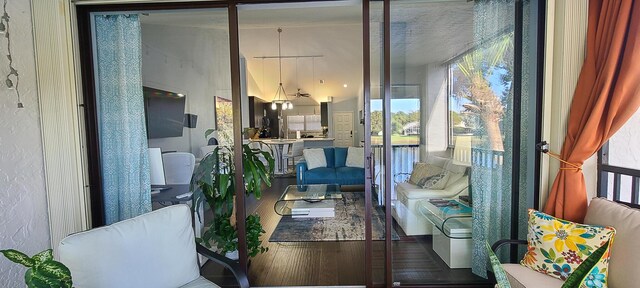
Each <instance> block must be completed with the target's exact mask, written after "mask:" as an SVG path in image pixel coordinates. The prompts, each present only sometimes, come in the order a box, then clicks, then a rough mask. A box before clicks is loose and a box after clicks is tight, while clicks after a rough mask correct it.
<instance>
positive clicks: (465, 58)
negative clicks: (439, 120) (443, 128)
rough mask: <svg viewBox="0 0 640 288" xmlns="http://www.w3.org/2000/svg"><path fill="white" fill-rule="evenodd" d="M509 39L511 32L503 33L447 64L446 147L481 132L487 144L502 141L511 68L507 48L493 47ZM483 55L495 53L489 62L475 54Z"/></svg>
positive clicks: (510, 81) (510, 82)
mask: <svg viewBox="0 0 640 288" xmlns="http://www.w3.org/2000/svg"><path fill="white" fill-rule="evenodd" d="M512 38H513V35H511V34H506V35H504V36H502V37H501V38H499V39H498V40H495V41H494V42H491V43H489V44H490V45H486V46H483V47H480V48H477V49H476V50H472V51H470V52H467V53H466V54H462V55H460V56H459V57H458V58H459V59H458V60H455V61H454V62H452V63H451V64H449V69H448V72H449V74H448V96H449V97H448V101H449V104H448V106H449V146H453V145H454V143H455V138H456V137H457V136H471V135H479V134H484V133H486V134H487V138H488V141H489V142H490V143H494V144H495V143H502V141H503V138H504V135H502V132H501V131H503V130H504V127H502V126H503V125H504V124H503V123H502V118H503V116H504V115H505V109H506V105H507V103H508V102H509V99H508V95H509V93H511V84H512V78H513V75H512V74H513V71H511V70H512V67H511V66H510V64H509V63H508V61H507V60H506V59H508V57H509V56H508V53H506V52H504V51H506V50H501V49H497V48H496V47H498V48H500V47H501V46H504V45H501V44H508V43H509V42H508V41H511V39H512ZM495 51H502V53H501V54H496V52H495ZM485 54H486V55H492V54H495V55H493V56H494V58H492V59H493V60H491V61H487V60H486V59H485V60H482V59H483V57H478V55H485ZM505 55H506V56H505ZM478 59H479V60H480V62H478ZM501 146H502V144H497V145H492V147H494V148H497V149H496V150H502V148H500V147H501Z"/></svg>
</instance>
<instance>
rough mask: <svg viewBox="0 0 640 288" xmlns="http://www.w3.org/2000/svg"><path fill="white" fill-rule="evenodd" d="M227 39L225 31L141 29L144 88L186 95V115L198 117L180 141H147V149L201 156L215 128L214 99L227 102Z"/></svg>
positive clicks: (165, 28)
mask: <svg viewBox="0 0 640 288" xmlns="http://www.w3.org/2000/svg"><path fill="white" fill-rule="evenodd" d="M142 21H144V18H143V20H142ZM143 23H144V22H143ZM228 37H229V35H228V32H227V31H225V30H218V29H202V28H192V27H178V26H168V25H149V24H143V26H142V43H143V51H142V79H143V82H144V85H145V86H149V87H153V88H157V89H161V90H166V91H171V92H176V93H183V94H185V95H186V105H185V113H191V114H195V115H198V122H197V125H196V128H186V127H185V128H183V129H184V130H183V136H182V137H170V138H159V139H149V146H150V147H159V148H162V150H163V151H182V152H191V153H193V154H194V155H196V157H199V155H198V154H199V151H200V150H199V148H200V147H202V146H206V145H207V139H205V137H204V133H205V131H206V130H207V129H210V128H214V123H215V114H214V96H219V97H223V98H226V99H231V78H230V77H231V76H230V72H229V71H230V59H229V40H228Z"/></svg>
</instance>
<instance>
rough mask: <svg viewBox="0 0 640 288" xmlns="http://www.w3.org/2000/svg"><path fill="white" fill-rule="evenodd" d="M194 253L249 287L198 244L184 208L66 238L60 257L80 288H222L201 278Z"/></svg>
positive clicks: (224, 262)
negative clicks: (217, 264)
mask: <svg viewBox="0 0 640 288" xmlns="http://www.w3.org/2000/svg"><path fill="white" fill-rule="evenodd" d="M196 249H197V252H198V253H200V254H203V255H204V256H206V257H207V258H209V259H210V260H212V261H215V262H217V263H219V264H222V265H224V266H225V267H226V268H229V269H230V270H231V271H232V272H233V274H234V275H235V276H236V278H237V279H238V283H239V284H240V287H249V281H248V279H247V276H246V275H245V274H244V272H243V271H242V270H241V269H240V267H239V265H238V264H237V263H236V262H234V261H231V260H229V259H227V258H225V257H223V256H221V255H218V254H216V253H213V252H211V251H210V250H208V249H207V248H205V247H203V246H201V245H199V244H196V242H195V238H194V235H193V228H192V225H191V213H190V209H189V207H188V206H187V205H184V204H180V205H173V206H169V207H166V208H163V209H159V210H156V211H153V212H150V213H147V214H144V215H140V216H138V217H135V218H131V219H128V220H124V221H122V222H118V223H115V224H112V225H110V226H105V227H100V228H96V229H92V230H89V231H85V232H80V233H77V234H73V235H71V236H68V237H66V238H64V239H62V241H61V242H60V245H59V248H58V252H59V253H60V261H61V262H62V263H64V264H65V265H66V266H67V267H69V269H70V270H71V276H72V277H73V286H74V287H77V288H83V287H91V288H107V287H119V288H126V287H132V288H133V287H136V288H138V287H154V288H163V287H167V288H169V287H199V288H204V287H218V286H217V285H215V284H213V283H212V282H209V281H208V280H207V279H205V278H203V277H202V276H200V269H199V268H200V266H199V265H198V257H197V253H196Z"/></svg>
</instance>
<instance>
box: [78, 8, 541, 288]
mask: <svg viewBox="0 0 640 288" xmlns="http://www.w3.org/2000/svg"><path fill="white" fill-rule="evenodd" d="M257 2H259V3H257ZM191 5H194V6H193V7H190V8H203V9H198V10H184V9H183V10H180V9H181V8H180V7H178V6H177V5H171V4H166V5H165V4H140V5H124V6H118V9H121V8H122V9H121V10H118V11H125V12H111V10H112V9H114V8H113V7H112V6H109V5H105V6H99V7H98V8H97V9H84V10H83V9H80V10H79V12H80V13H79V14H80V15H81V16H80V20H81V21H80V22H82V23H81V25H80V26H82V25H87V27H91V28H92V29H89V30H90V31H85V30H87V28H86V27H84V28H83V29H80V30H81V34H83V35H84V36H87V35H88V38H87V39H85V41H86V43H84V44H85V45H84V46H86V47H88V49H87V50H86V51H84V49H83V52H82V53H83V59H84V60H86V61H84V62H83V69H84V70H87V71H90V72H88V73H87V76H86V78H85V79H84V83H85V84H86V85H85V86H86V88H87V89H85V90H86V91H89V92H88V95H87V97H85V100H86V101H85V102H86V106H87V111H88V115H89V117H88V118H89V120H88V121H87V127H88V131H90V132H89V135H88V137H89V141H88V143H89V144H90V146H91V147H90V148H91V149H90V150H91V153H92V154H91V155H90V156H91V157H90V159H89V161H90V165H91V166H92V183H93V184H94V185H98V186H99V187H92V193H94V194H96V193H97V194H96V195H92V199H93V201H94V202H96V203H98V204H99V205H100V209H95V210H94V211H104V212H109V214H107V213H101V215H100V216H101V217H102V218H105V217H104V216H106V219H107V220H108V222H107V223H111V222H114V221H118V220H120V218H118V217H120V215H117V213H112V212H113V211H114V209H120V208H114V207H118V205H120V206H122V207H124V208H126V209H128V210H126V209H125V210H126V211H125V212H129V211H130V210H132V209H133V208H136V209H137V210H136V211H135V213H138V214H139V213H143V212H145V211H147V210H149V209H153V208H160V207H162V206H163V205H168V204H173V203H177V202H180V201H182V200H180V199H177V198H176V199H173V198H172V199H169V200H166V199H165V198H162V197H160V196H162V195H166V194H163V193H165V192H163V191H166V190H167V189H165V190H162V189H163V188H166V187H164V186H171V185H174V184H175V185H174V186H172V187H170V189H169V191H177V190H178V188H180V187H182V188H185V187H187V188H186V189H187V191H186V192H188V190H189V188H188V186H189V185H188V183H189V181H186V182H185V181H182V182H180V183H173V182H172V183H169V182H171V181H174V180H175V178H171V177H167V176H168V175H167V169H168V168H171V167H168V166H167V165H166V163H164V164H163V163H162V162H163V161H164V160H165V156H168V154H171V155H173V154H181V155H186V154H189V155H187V157H189V159H192V158H193V160H194V161H193V163H194V164H193V166H194V167H193V168H190V169H193V171H195V174H194V173H187V174H189V175H188V176H192V175H193V177H202V176H203V175H210V174H206V173H205V174H203V173H200V172H202V171H201V170H198V169H199V168H198V167H205V166H206V165H209V164H211V165H214V164H217V163H223V165H222V166H221V168H220V167H218V168H216V170H215V171H214V172H215V173H213V174H214V175H216V177H218V178H216V179H215V180H216V181H218V182H216V183H218V184H220V183H222V182H220V181H223V182H224V181H227V180H230V179H229V178H228V177H231V176H233V177H234V178H233V179H234V180H235V183H243V182H245V181H246V180H247V179H249V180H250V178H252V177H253V176H255V175H254V174H253V172H255V171H257V170H256V169H258V170H259V169H260V167H261V165H265V166H269V165H274V170H275V171H274V175H269V176H273V177H268V178H269V179H268V180H267V181H264V182H263V183H260V185H258V186H259V189H257V190H256V185H240V184H236V185H235V188H236V189H238V190H237V191H235V197H233V194H225V195H227V196H230V197H226V196H225V197H222V198H224V199H213V200H212V201H213V202H211V201H204V202H210V203H207V204H212V206H213V209H207V207H206V205H204V206H200V204H203V203H204V202H203V201H196V202H195V203H193V204H195V205H194V208H196V209H194V212H196V214H194V215H195V216H194V219H195V221H196V234H197V236H198V237H201V238H203V240H204V241H209V244H210V246H211V248H212V249H215V250H217V251H218V252H220V253H222V254H226V252H231V253H229V254H228V257H239V260H238V261H239V263H240V264H241V265H242V266H244V267H247V271H248V274H249V277H250V280H251V284H252V285H255V286H291V285H367V286H386V287H391V286H429V285H449V284H454V285H455V284H465V285H475V286H477V287H484V286H486V287H490V286H491V283H490V282H489V280H487V279H488V278H487V277H488V275H487V270H488V267H487V259H486V251H485V249H484V245H485V242H489V243H493V242H495V241H496V240H498V239H502V238H521V239H523V238H524V236H525V235H526V229H524V227H525V226H524V225H525V224H524V223H526V222H525V221H526V215H525V214H526V209H527V208H531V207H536V200H535V196H536V192H535V191H536V187H537V184H536V181H537V176H536V175H537V173H536V169H537V166H536V161H537V159H536V156H535V151H534V149H533V145H532V143H536V142H537V141H536V140H537V139H538V138H539V136H538V133H539V132H538V122H539V114H538V113H537V112H536V111H539V101H538V97H537V95H538V93H539V91H538V89H539V87H540V81H539V78H537V77H538V74H537V73H538V71H540V68H541V65H540V64H539V63H541V62H540V61H541V59H539V58H537V57H539V55H540V51H539V49H540V48H539V47H540V46H539V45H538V40H539V39H540V38H539V37H540V35H541V34H540V28H539V27H538V26H537V23H538V22H539V21H540V19H539V18H538V17H539V15H541V14H540V13H541V11H540V7H543V6H540V5H539V1H521V0H477V1H465V0H462V1H455V0H452V1H445V0H421V1H414V0H397V1H390V0H386V1H362V2H360V1H356V2H353V1H319V2H300V3H271V2H270V1H247V3H236V2H225V1H221V2H216V3H215V5H214V4H212V3H211V2H194V3H191ZM212 6H215V7H212ZM204 8H206V9H204ZM172 9H173V10H172ZM170 10H171V11H170ZM126 11H135V12H126ZM139 11H145V12H144V13H139ZM542 12H543V11H542ZM83 13H85V14H83ZM83 17H86V19H85V18H83ZM92 21H93V22H92ZM112 22H113V23H112ZM92 25H93V26H92ZM109 27H118V29H106V28H109ZM127 27H131V29H128V28H127ZM134 28H135V29H134ZM114 33H123V35H122V37H120V36H118V35H114ZM94 34H95V35H94ZM125 36H127V37H125ZM119 37H120V38H119ZM136 37H138V38H136ZM129 38H131V40H130V41H132V43H134V42H135V43H139V47H137V46H135V45H132V44H127V42H126V41H124V40H126V39H129ZM109 39H119V40H122V43H120V42H114V41H110V40H109ZM136 39H139V41H138V42H136ZM89 43H90V44H89ZM92 45H98V47H93V46H92ZM84 46H83V47H84ZM94 48H95V49H94ZM124 48H127V49H124ZM133 48H135V50H134V49H133ZM87 51H91V52H87ZM119 51H126V52H128V53H129V54H127V53H119ZM114 55H115V56H114ZM122 55H125V56H131V59H116V58H114V57H116V56H118V57H123V56H122ZM134 56H135V57H134ZM105 57H106V58H105ZM87 59H88V60H87ZM104 59H107V60H104ZM109 59H111V60H109ZM94 61H95V62H94ZM127 61H129V62H127ZM134 62H135V63H138V64H141V67H137V66H135V65H133V64H135V63H134ZM114 63H117V64H118V65H116V66H118V67H117V68H118V69H120V70H121V71H119V70H118V69H112V68H113V67H111V66H109V65H113V64H114ZM127 63H129V64H131V63H133V64H131V65H128V64H127ZM120 64H122V65H120ZM94 67H96V68H95V69H94ZM127 69H129V70H132V71H134V70H135V71H138V73H137V74H136V73H133V72H131V71H129V70H127ZM114 71H115V72H121V73H119V75H109V74H108V73H114ZM135 71H134V72H135ZM134 74H135V75H134ZM127 75H129V76H127ZM132 75H133V76H136V77H133V76H132ZM103 78H104V79H103ZM113 79H116V80H118V79H120V80H118V81H113ZM130 87H133V88H131V89H134V88H135V90H136V91H135V92H136V93H137V94H136V93H133V92H131V93H130V92H129V91H128V90H127V89H129V88H130ZM136 87H137V88H136ZM143 87H144V88H143ZM138 88H140V89H138ZM120 90H122V91H120ZM138 90H140V91H138ZM112 91H116V92H117V93H112ZM138 92H139V93H138ZM113 95H120V96H123V95H124V96H126V97H124V96H123V97H121V98H123V99H124V100H128V101H129V102H127V101H121V102H116V99H111V98H109V97H113ZM120 100H122V99H120ZM116 104H121V105H120V106H117V105H116ZM125 104H126V105H125ZM123 105H124V106H123ZM116 106H117V107H116ZM129 106H131V107H129ZM129 108H131V109H133V108H135V109H137V110H128V109H129ZM176 111H177V112H176ZM109 113H112V114H109ZM113 113H115V114H113ZM114 115H115V116H118V115H120V116H123V117H115V116H114ZM124 116H127V117H128V118H127V120H128V121H127V123H129V122H130V124H127V125H129V126H127V125H125V124H123V123H121V122H122V121H121V120H122V119H125V117H124ZM171 117H173V118H171ZM129 118H131V119H129ZM114 119H115V120H114ZM116 120H117V121H116ZM129 120H130V121H129ZM125 126H126V127H125ZM124 128H127V129H129V130H126V129H125V130H123V129H124ZM123 131H124V132H126V133H124V132H123ZM129 131H133V132H129ZM134 132H135V133H134ZM110 133H111V134H110ZM113 133H115V134H114V136H110V135H112V134H113ZM116 136H118V137H123V136H127V137H129V138H128V140H131V141H133V142H131V144H130V145H128V146H126V147H125V148H126V149H125V148H122V147H119V146H117V145H115V144H118V143H120V142H123V141H125V140H127V139H124V140H122V141H120V140H118V141H115V140H116V139H120V138H117V137H116ZM128 140H127V141H128ZM134 140H135V141H134ZM245 144H246V145H247V146H245ZM150 148H151V149H150ZM318 148H322V149H323V150H322V153H323V154H321V155H322V156H324V158H323V160H325V163H324V164H323V165H324V166H322V165H320V166H317V167H316V168H321V169H320V170H316V172H318V174H314V173H315V172H311V173H309V174H305V173H306V172H307V171H310V170H311V169H310V168H309V165H312V164H313V163H308V162H309V159H307V158H313V154H309V155H310V156H307V155H304V152H303V151H305V150H309V151H307V152H309V153H313V151H310V150H312V149H318ZM134 149H138V150H134ZM215 149H221V151H223V154H224V157H222V158H218V159H213V160H212V159H211V158H209V159H207V156H208V155H211V153H212V152H213V151H218V152H220V151H219V150H215ZM247 149H249V150H247ZM327 149H329V150H327ZM248 151H251V153H249V154H256V155H257V158H256V159H254V160H255V161H245V160H246V159H243V157H244V156H246V155H243V154H247V153H248ZM327 151H330V152H327ZM352 151H353V152H352ZM156 152H157V153H156ZM263 152H264V154H263ZM327 153H329V154H327ZM349 153H359V154H358V155H356V154H352V155H351V156H349ZM129 154H135V155H141V156H140V157H139V159H137V158H136V160H139V162H135V163H126V162H119V161H118V159H119V158H118V157H120V158H126V157H125V156H126V155H129ZM265 155H269V156H268V157H267V156H265ZM327 155H329V156H327ZM356 156H357V157H356ZM111 157H115V158H113V159H112V158H111ZM170 157H171V156H169V157H167V160H166V161H170V160H169V158H170ZM116 158H118V159H116ZM270 158H272V159H273V161H274V162H273V164H271V162H270ZM158 159H160V161H161V162H160V164H159V165H160V169H155V170H154V169H153V167H151V166H153V165H158V163H157V162H154V161H157V160H158ZM303 159H304V160H305V161H301V160H303ZM129 160H131V159H129ZM110 161H112V162H110ZM311 161H313V160H311ZM249 162H252V163H249ZM258 162H259V163H260V164H258ZM114 163H115V164H114ZM154 163H155V164H154ZM203 163H204V166H203ZM116 164H118V165H120V164H122V165H125V164H126V165H129V166H114V165H116ZM316 164H317V163H316ZM247 165H248V166H247ZM313 165H314V166H315V164H313ZM169 166H170V165H169ZM113 167H116V168H117V169H116V168H113ZM123 167H125V168H123ZM126 167H133V168H126ZM167 167H168V168H167ZM252 169H253V170H252ZM153 171H156V172H157V171H163V172H162V173H161V174H162V177H161V178H162V179H158V178H157V177H156V176H158V175H156V174H154V173H153ZM198 171H199V172H198ZM232 171H236V172H237V173H234V174H233V175H230V173H228V172H232ZM239 171H243V172H244V173H240V172H239ZM127 172H135V175H134V176H136V177H130V178H132V179H133V178H135V179H137V180H141V181H140V183H127V184H126V185H124V186H131V187H133V189H134V190H135V191H138V192H139V191H143V192H142V193H137V194H136V193H133V194H132V193H130V191H118V189H116V188H117V187H116V186H118V185H115V184H113V183H112V182H110V181H111V180H112V178H113V177H115V178H117V179H123V178H126V177H125V176H126V175H116V174H114V173H120V174H126V173H127ZM249 172H251V175H249ZM320 172H321V173H320ZM349 173H352V174H349ZM222 174H225V175H226V176H222V178H224V179H223V180H221V178H220V176H221V175H222ZM247 175H249V176H247ZM327 175H330V176H331V177H329V176H327ZM257 176H258V178H260V179H263V180H264V178H267V177H264V178H262V177H260V175H257ZM314 177H315V179H314ZM205 178H206V176H205ZM225 179H226V180H225ZM253 179H256V178H255V177H254V178H253ZM309 179H314V180H315V181H316V182H314V181H310V180H309ZM205 180H206V179H205ZM158 181H160V182H158ZM266 182H268V183H269V184H270V185H266ZM225 183H227V184H228V183H229V182H224V183H222V184H221V185H222V186H224V184H225ZM156 184H157V185H159V186H156ZM309 184H311V185H324V186H309ZM331 184H339V187H338V188H336V189H334V188H332V187H333V186H330V185H331ZM176 185H178V186H176ZM179 185H182V186H179ZM121 186H122V185H121ZM160 186H163V187H160ZM245 186H246V187H245ZM249 186H251V187H249ZM114 187H116V188H114ZM141 187H142V188H141ZM145 187H147V188H149V189H147V188H145ZM216 187H217V188H215V189H220V187H221V186H216ZM182 188H180V189H182ZM246 189H249V190H250V193H248V194H247V193H245V192H246ZM196 190H197V189H196ZM110 191H116V192H117V193H119V194H114V195H123V197H125V196H131V195H134V196H136V197H138V198H140V199H137V198H132V197H129V198H118V197H116V196H113V195H112V194H109V193H110ZM152 191H153V193H152ZM180 191H182V190H180ZM211 191H213V190H211ZM217 191H218V192H219V190H217ZM256 191H259V193H256ZM103 192H104V193H103ZM318 193H320V194H322V195H320V194H318ZM177 194H183V193H177ZM177 194H176V195H174V196H180V195H177ZM301 194H304V195H307V196H308V195H312V196H313V197H316V198H313V199H307V198H305V199H303V200H309V201H304V202H305V203H298V204H296V205H298V206H297V207H294V206H293V205H294V204H291V206H289V204H286V205H285V204H283V203H284V202H286V201H289V200H290V198H288V195H298V196H299V195H301ZM216 195H217V196H220V194H215V193H213V196H216ZM314 195H315V196H314ZM318 195H320V196H318ZM93 196H96V197H93ZM159 197H160V198H159ZM320 197H321V198H320ZM214 198H215V197H214ZM114 199H115V200H114ZM122 199H125V200H127V201H123V200H122ZM199 199H201V200H205V198H199ZM161 200H162V201H161ZM171 200H176V201H171ZM206 200H211V199H206ZM218 200H219V202H216V203H214V202H215V201H218ZM220 201H221V202H220ZM318 202H324V204H327V203H331V205H329V206H330V207H328V208H327V207H325V208H326V209H327V210H330V212H329V213H327V215H324V214H323V215H322V217H301V215H299V214H301V213H299V214H298V215H295V216H296V217H294V213H293V212H294V211H293V209H291V208H296V209H298V210H297V212H299V210H300V209H301V208H300V205H302V206H305V207H306V206H309V205H312V204H314V203H316V204H317V203H318ZM114 203H115V204H114ZM233 208H235V209H233ZM287 208H288V209H289V210H287ZM316 208H317V207H316ZM234 212H235V214H234ZM331 212H333V213H331ZM111 215H116V218H114V219H113V220H112V219H111V218H110V217H112V216H111ZM307 216H308V215H307ZM127 217H130V216H128V215H124V214H123V215H122V218H127ZM98 218H100V217H98ZM310 218H312V219H310ZM237 219H238V220H237ZM245 219H248V220H246V221H245ZM99 220H104V219H99ZM96 223H101V222H100V221H96ZM212 223H213V224H214V225H212V226H210V224H212ZM258 223H259V224H258ZM202 225H204V226H206V227H209V228H208V229H204V230H202V229H201V227H202ZM225 229H226V230H225ZM203 231H204V232H205V234H201V232H203ZM207 233H208V234H207ZM216 233H218V234H216ZM221 235H222V236H221ZM223 236H224V237H227V238H224V237H223ZM234 252H235V253H236V254H237V255H233V254H234ZM518 252H519V251H515V250H514V251H509V250H504V251H502V252H501V253H500V254H499V256H500V257H501V258H502V260H503V261H507V260H515V259H516V258H517V256H518ZM249 260H251V261H250V263H251V265H248V263H249ZM202 272H203V275H205V276H206V277H208V278H211V279H218V280H220V279H221V277H222V278H224V277H225V276H224V275H223V272H222V270H221V269H220V267H212V266H211V264H207V265H205V266H204V268H203V270H202ZM224 281H226V280H222V282H224Z"/></svg>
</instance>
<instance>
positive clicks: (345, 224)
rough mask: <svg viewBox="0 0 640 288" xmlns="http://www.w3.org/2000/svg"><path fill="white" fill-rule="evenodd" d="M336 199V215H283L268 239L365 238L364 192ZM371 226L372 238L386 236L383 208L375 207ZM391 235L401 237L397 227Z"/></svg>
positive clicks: (396, 238)
mask: <svg viewBox="0 0 640 288" xmlns="http://www.w3.org/2000/svg"><path fill="white" fill-rule="evenodd" d="M335 201H336V209H335V212H336V213H335V214H336V216H335V217H332V218H292V217H289V216H284V217H282V219H280V222H279V223H278V226H276V229H275V230H274V231H273V233H272V234H271V237H270V238H269V242H314V241H364V240H365V239H364V227H365V221H364V212H365V211H364V207H365V206H364V193H362V192H353V193H352V192H344V193H342V199H340V200H335ZM371 227H372V230H371V235H372V238H373V240H376V241H380V240H384V236H385V235H384V211H383V210H382V208H380V207H374V209H373V213H372V217H371ZM391 239H392V240H398V239H400V237H398V233H396V231H395V230H392V231H391Z"/></svg>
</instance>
